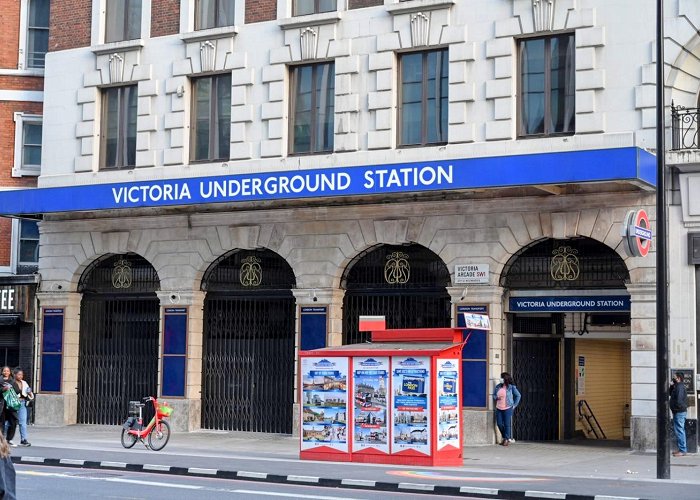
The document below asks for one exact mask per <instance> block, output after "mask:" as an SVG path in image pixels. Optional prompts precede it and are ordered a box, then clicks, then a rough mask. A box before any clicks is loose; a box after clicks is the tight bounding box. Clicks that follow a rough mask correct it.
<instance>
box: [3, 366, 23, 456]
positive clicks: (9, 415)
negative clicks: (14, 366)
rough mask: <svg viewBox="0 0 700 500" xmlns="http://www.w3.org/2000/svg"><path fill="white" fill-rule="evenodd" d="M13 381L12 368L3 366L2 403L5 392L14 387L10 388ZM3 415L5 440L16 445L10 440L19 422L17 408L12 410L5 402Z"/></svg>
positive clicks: (11, 444)
mask: <svg viewBox="0 0 700 500" xmlns="http://www.w3.org/2000/svg"><path fill="white" fill-rule="evenodd" d="M13 382H14V377H13V376H12V370H10V367H9V366H3V367H2V376H0V390H2V394H3V403H4V402H5V401H4V395H5V392H6V391H14V389H13V388H12V383H13ZM4 417H5V418H4V419H3V425H4V426H5V427H7V434H6V435H5V437H6V438H7V442H8V444H9V445H10V446H13V447H14V446H17V445H16V444H15V443H13V442H12V440H13V439H14V437H15V432H16V431H17V423H18V422H19V419H18V418H17V410H13V409H12V408H10V407H9V406H7V404H5V411H4ZM3 430H4V428H3Z"/></svg>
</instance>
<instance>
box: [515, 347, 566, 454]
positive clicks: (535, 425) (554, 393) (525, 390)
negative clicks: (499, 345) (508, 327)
mask: <svg viewBox="0 0 700 500" xmlns="http://www.w3.org/2000/svg"><path fill="white" fill-rule="evenodd" d="M513 377H514V378H515V383H516V385H517V387H518V389H519V390H520V392H521V393H522V400H521V403H520V405H519V406H518V408H517V409H516V410H515V414H514V416H513V436H514V437H515V439H518V440H522V441H556V440H558V439H559V339H557V338H552V339H543V338H518V339H513Z"/></svg>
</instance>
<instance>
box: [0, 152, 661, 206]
mask: <svg viewBox="0 0 700 500" xmlns="http://www.w3.org/2000/svg"><path fill="white" fill-rule="evenodd" d="M620 180H628V181H630V182H635V183H638V184H644V185H648V186H654V185H655V184H656V174H655V163H654V157H653V156H652V155H651V154H649V153H647V152H646V151H643V150H641V149H639V148H634V147H629V148H615V149H599V150H589V151H571V152H563V153H542V154H529V155H515V156H498V157H487V158H462V159H455V160H441V161H429V162H421V163H397V164H388V165H366V166H359V167H337V168H325V169H309V170H294V171H281V172H267V173H249V174H233V175H222V176H212V177H193V178H183V179H160V180H150V181H140V182H121V183H109V184H91V185H78V186H66V187H54V188H37V189H22V190H10V191H2V192H0V215H21V214H41V213H52V212H71V211H86V210H113V209H124V208H142V207H167V206H182V205H199V204H210V203H232V202H253V201H269V200H282V199H303V198H326V197H339V196H363V195H376V194H391V193H415V192H429V191H444V190H455V189H481V188H496V187H509V186H526V185H545V184H565V183H582V182H603V181H620Z"/></svg>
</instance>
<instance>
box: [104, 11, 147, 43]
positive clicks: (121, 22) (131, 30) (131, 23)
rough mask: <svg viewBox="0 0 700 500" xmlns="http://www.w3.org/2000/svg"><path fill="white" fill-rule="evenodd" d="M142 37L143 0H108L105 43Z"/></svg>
mask: <svg viewBox="0 0 700 500" xmlns="http://www.w3.org/2000/svg"><path fill="white" fill-rule="evenodd" d="M137 38H141V0H107V15H106V17H105V43H109V42H121V41H123V40H136V39H137Z"/></svg>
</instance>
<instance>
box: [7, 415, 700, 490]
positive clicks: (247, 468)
mask: <svg viewBox="0 0 700 500" xmlns="http://www.w3.org/2000/svg"><path fill="white" fill-rule="evenodd" d="M120 433H121V427H119V426H88V425H72V426H64V427H40V426H31V427H30V428H29V440H30V441H31V442H32V446H31V447H27V448H24V447H19V448H13V449H12V455H13V460H14V461H15V462H16V463H25V464H44V465H51V466H63V467H80V468H97V469H118V470H127V471H148V472H159V473H163V474H177V475H191V476H206V477H221V478H231V479H246V480H251V481H267V482H275V483H291V484H309V485H311V484H316V485H318V486H332V487H338V488H361V489H375V490H376V489H381V490H387V491H404V492H416V493H417V492H420V493H423V494H425V493H433V494H437V495H456V496H469V497H485V498H523V497H531V498H562V499H576V500H584V499H589V498H590V499H596V498H597V499H600V498H612V497H615V498H645V499H660V500H664V499H666V498H674V499H678V500H680V499H684V498H687V499H689V500H690V499H694V500H697V499H698V498H700V494H699V493H698V490H699V487H700V456H699V455H687V456H685V457H682V458H675V457H673V458H671V480H666V481H664V480H657V479H656V453H655V452H649V453H644V452H635V451H631V450H630V449H629V448H627V447H620V446H600V445H597V444H593V443H585V444H580V443H532V442H517V443H513V444H512V445H511V446H508V447H502V446H495V445H493V446H469V447H465V448H464V465H463V466H461V467H419V466H400V465H378V464H355V463H352V464H347V463H342V464H341V463H335V462H318V461H302V460H299V439H298V438H294V437H290V436H280V435H267V434H253V433H240V432H216V431H199V432H189V433H173V435H172V436H171V439H170V442H169V443H168V445H167V446H166V447H165V448H164V449H163V450H162V451H159V452H155V451H151V450H148V449H146V448H145V447H144V446H143V445H141V444H140V443H137V444H136V446H135V447H134V448H132V449H129V450H126V449H124V448H123V447H122V446H121V444H120V440H119V436H120Z"/></svg>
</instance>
